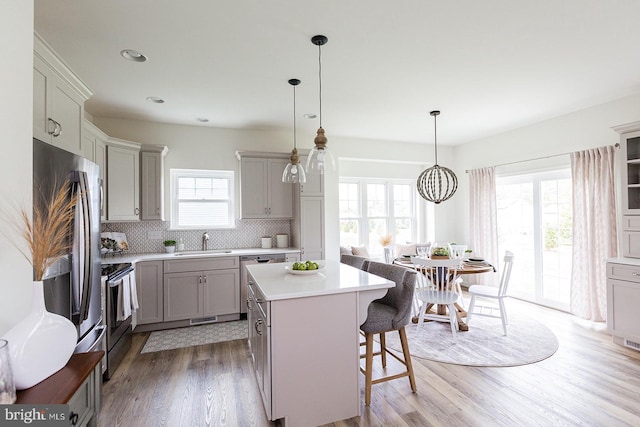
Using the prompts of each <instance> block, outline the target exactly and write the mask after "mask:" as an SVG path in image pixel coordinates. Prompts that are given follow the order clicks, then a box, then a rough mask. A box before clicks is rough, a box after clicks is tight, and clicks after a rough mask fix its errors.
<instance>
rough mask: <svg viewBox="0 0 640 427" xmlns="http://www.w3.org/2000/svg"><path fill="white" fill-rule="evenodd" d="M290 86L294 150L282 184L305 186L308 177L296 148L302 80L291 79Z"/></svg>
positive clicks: (285, 169)
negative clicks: (298, 104)
mask: <svg viewBox="0 0 640 427" xmlns="http://www.w3.org/2000/svg"><path fill="white" fill-rule="evenodd" d="M289 84H290V85H291V86H293V150H291V157H289V163H287V166H286V167H285V168H284V172H282V182H286V183H289V184H296V183H299V184H304V183H305V182H306V181H307V176H306V174H305V173H304V169H303V168H302V165H301V164H300V159H299V157H298V148H297V147H296V86H298V85H299V84H300V80H298V79H291V80H289Z"/></svg>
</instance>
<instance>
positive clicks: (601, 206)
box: [570, 146, 618, 322]
mask: <svg viewBox="0 0 640 427" xmlns="http://www.w3.org/2000/svg"><path fill="white" fill-rule="evenodd" d="M570 157H571V178H572V181H573V265H572V271H571V298H570V300H571V302H570V307H571V312H572V313H573V314H575V315H576V316H579V317H582V318H584V319H588V320H592V321H596V322H602V321H605V320H606V318H607V286H606V268H605V261H604V260H605V259H606V258H609V257H615V256H617V255H618V245H617V229H616V227H617V226H616V203H615V174H614V161H615V148H614V147H613V146H608V147H600V148H593V149H590V150H584V151H577V152H575V153H571V156H570Z"/></svg>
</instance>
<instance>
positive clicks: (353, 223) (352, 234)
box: [340, 219, 360, 246]
mask: <svg viewBox="0 0 640 427" xmlns="http://www.w3.org/2000/svg"><path fill="white" fill-rule="evenodd" d="M359 245H360V231H359V227H358V220H357V219H343V220H340V246H359Z"/></svg>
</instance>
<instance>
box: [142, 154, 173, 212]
mask: <svg viewBox="0 0 640 427" xmlns="http://www.w3.org/2000/svg"><path fill="white" fill-rule="evenodd" d="M168 151H169V150H168V149H167V147H161V146H158V147H155V148H154V149H151V148H149V147H147V146H143V147H142V152H141V153H140V197H141V201H140V202H141V203H140V205H141V209H140V218H141V219H142V220H158V221H164V156H165V155H166V154H167V152H168Z"/></svg>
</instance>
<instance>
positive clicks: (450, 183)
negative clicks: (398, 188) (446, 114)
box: [418, 110, 458, 204]
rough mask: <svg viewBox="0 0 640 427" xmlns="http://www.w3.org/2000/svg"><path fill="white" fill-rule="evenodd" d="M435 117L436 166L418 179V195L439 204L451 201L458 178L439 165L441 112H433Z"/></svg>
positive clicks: (425, 171)
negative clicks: (439, 119) (438, 119)
mask: <svg viewBox="0 0 640 427" xmlns="http://www.w3.org/2000/svg"><path fill="white" fill-rule="evenodd" d="M429 114H430V115H431V116H433V135H434V138H433V145H434V150H435V154H436V156H435V165H433V166H431V167H430V168H428V169H425V170H424V171H423V172H422V173H421V174H420V176H419V177H418V193H420V196H422V198H423V199H425V200H427V201H429V202H433V203H435V204H439V203H441V202H444V201H445V200H449V199H450V198H451V196H453V194H454V193H455V192H456V190H457V189H458V178H457V177H456V174H455V173H453V171H452V170H451V169H449V168H445V167H443V166H439V165H438V133H437V128H436V118H437V117H438V116H439V115H440V111H437V110H435V111H431V112H430V113H429Z"/></svg>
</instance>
